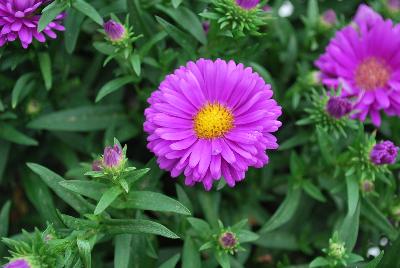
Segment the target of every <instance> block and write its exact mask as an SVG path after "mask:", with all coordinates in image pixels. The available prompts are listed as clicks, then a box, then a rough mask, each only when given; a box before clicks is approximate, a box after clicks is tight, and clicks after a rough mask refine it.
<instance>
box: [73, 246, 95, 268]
mask: <svg viewBox="0 0 400 268" xmlns="http://www.w3.org/2000/svg"><path fill="white" fill-rule="evenodd" d="M76 244H77V246H78V251H79V255H80V256H81V260H82V261H83V264H84V267H85V268H92V257H91V254H90V252H91V250H92V249H91V247H90V242H89V241H87V240H82V239H78V240H77V241H76Z"/></svg>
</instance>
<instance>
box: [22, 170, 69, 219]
mask: <svg viewBox="0 0 400 268" xmlns="http://www.w3.org/2000/svg"><path fill="white" fill-rule="evenodd" d="M22 183H23V186H24V189H25V193H26V195H27V196H28V199H29V200H30V201H31V203H32V204H33V206H34V207H35V208H36V209H37V211H38V212H39V214H40V215H41V216H42V217H43V219H44V220H45V221H48V222H51V223H52V224H54V225H55V226H63V223H62V222H61V220H60V218H59V217H58V214H57V209H56V207H55V205H54V202H53V197H52V195H51V193H50V191H49V188H48V187H47V185H46V184H45V183H44V182H43V181H42V180H40V179H39V178H38V177H37V176H36V175H33V174H32V175H30V174H26V175H24V176H22Z"/></svg>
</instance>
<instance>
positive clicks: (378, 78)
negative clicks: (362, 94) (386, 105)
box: [356, 57, 390, 90]
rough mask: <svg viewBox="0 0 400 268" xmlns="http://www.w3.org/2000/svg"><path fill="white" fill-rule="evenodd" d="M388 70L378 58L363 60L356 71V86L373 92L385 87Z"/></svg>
mask: <svg viewBox="0 0 400 268" xmlns="http://www.w3.org/2000/svg"><path fill="white" fill-rule="evenodd" d="M389 78H390V68H389V66H387V64H386V63H385V62H384V61H383V60H380V59H378V58H375V57H371V58H367V59H366V60H364V61H363V62H362V63H361V64H360V65H359V66H358V67H357V69H356V84H357V86H358V87H359V88H361V89H363V90H374V89H378V88H382V87H384V86H386V84H387V82H388V80H389Z"/></svg>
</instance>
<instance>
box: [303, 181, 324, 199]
mask: <svg viewBox="0 0 400 268" xmlns="http://www.w3.org/2000/svg"><path fill="white" fill-rule="evenodd" d="M302 187H303V190H304V191H305V192H306V193H307V194H308V195H309V196H311V197H312V198H314V199H315V200H318V201H321V202H326V198H325V196H324V195H323V194H322V192H321V191H320V190H319V188H318V187H317V186H315V185H314V184H313V183H312V182H311V181H309V180H304V181H303V182H302Z"/></svg>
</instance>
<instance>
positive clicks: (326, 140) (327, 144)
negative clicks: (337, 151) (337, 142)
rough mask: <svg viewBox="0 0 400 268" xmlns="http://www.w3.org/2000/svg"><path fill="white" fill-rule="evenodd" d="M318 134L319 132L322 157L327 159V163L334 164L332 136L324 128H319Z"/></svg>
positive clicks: (317, 129) (317, 128)
mask: <svg viewBox="0 0 400 268" xmlns="http://www.w3.org/2000/svg"><path fill="white" fill-rule="evenodd" d="M316 132H317V138H318V144H319V148H320V150H321V154H322V157H323V158H324V159H325V161H326V162H328V163H334V160H333V157H332V155H333V154H332V151H333V150H332V142H331V136H330V135H328V133H327V132H326V131H325V130H324V129H323V128H322V127H318V126H317V127H316Z"/></svg>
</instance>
